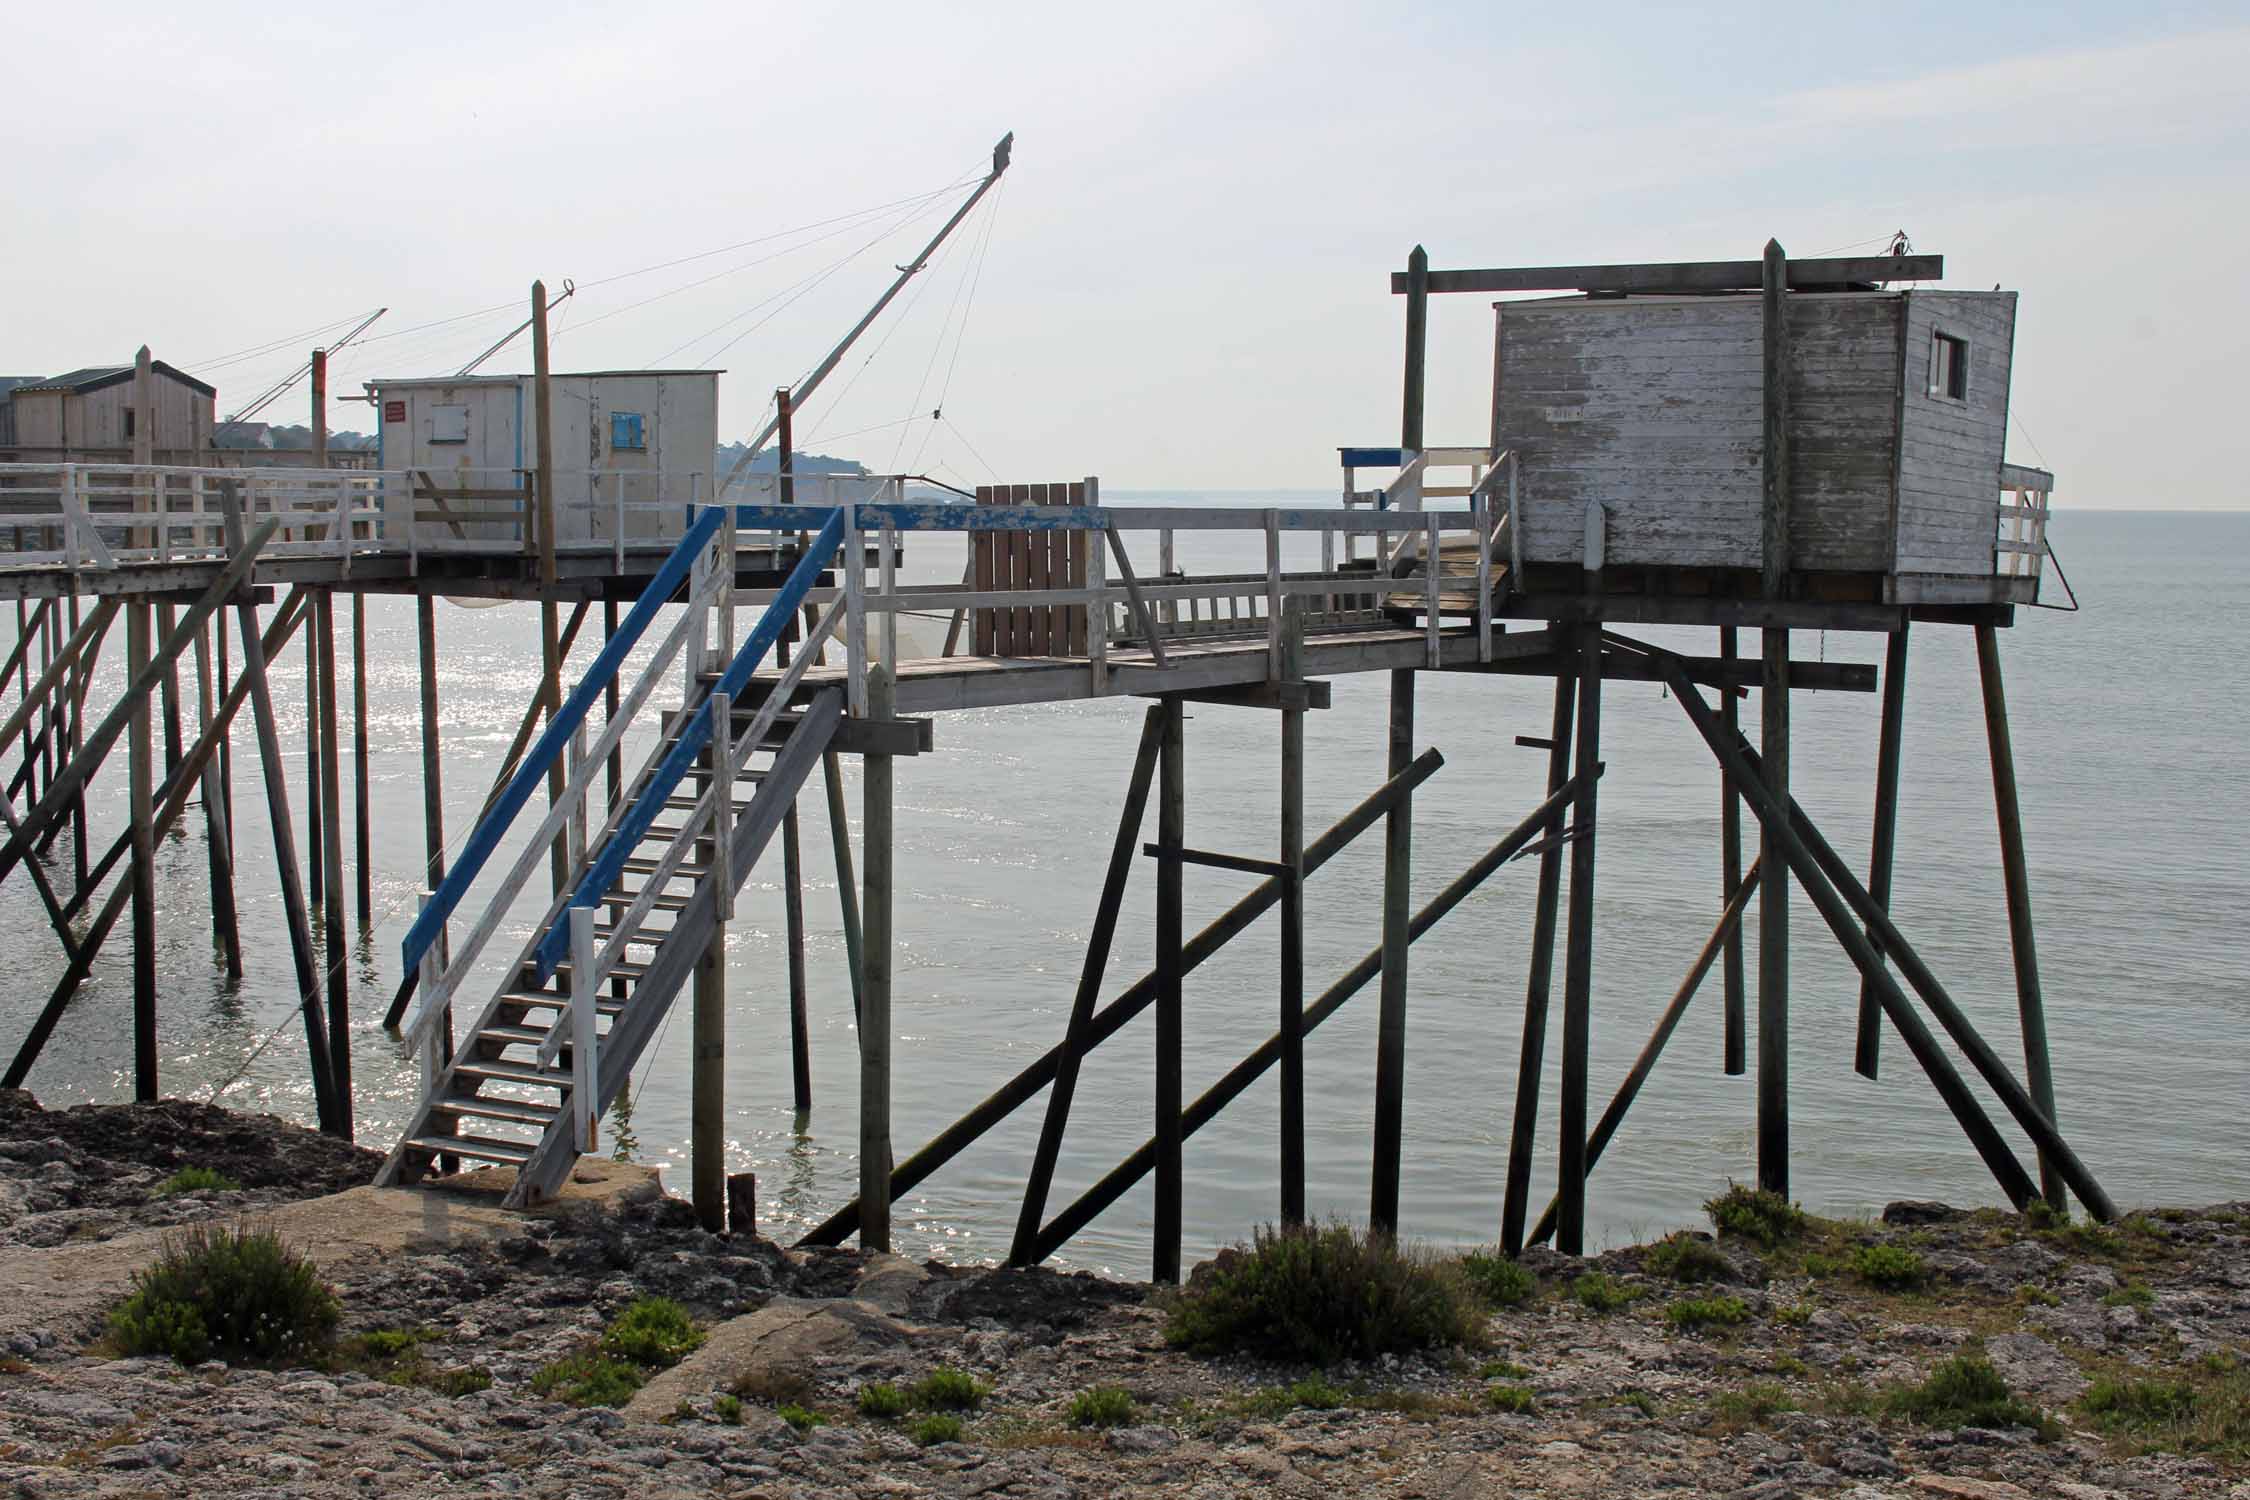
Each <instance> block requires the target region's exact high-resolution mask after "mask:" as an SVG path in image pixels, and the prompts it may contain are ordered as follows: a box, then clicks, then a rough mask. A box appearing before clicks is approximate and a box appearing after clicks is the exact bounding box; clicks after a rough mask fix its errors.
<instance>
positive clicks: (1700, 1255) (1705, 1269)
mask: <svg viewBox="0 0 2250 1500" xmlns="http://www.w3.org/2000/svg"><path fill="white" fill-rule="evenodd" d="M1641 1263H1642V1265H1644V1266H1645V1267H1646V1268H1647V1270H1648V1273H1649V1274H1650V1275H1651V1276H1664V1277H1668V1278H1670V1279H1671V1280H1673V1281H1686V1282H1700V1281H1729V1280H1732V1279H1733V1277H1734V1267H1733V1266H1732V1265H1730V1264H1728V1262H1727V1258H1726V1257H1725V1256H1724V1255H1721V1254H1720V1253H1719V1247H1718V1246H1716V1245H1714V1244H1712V1243H1711V1242H1710V1241H1709V1240H1706V1239H1702V1238H1700V1237H1698V1236H1696V1235H1692V1234H1675V1235H1673V1236H1671V1237H1670V1238H1669V1239H1664V1240H1659V1241H1658V1242H1657V1243H1655V1244H1653V1245H1651V1246H1649V1247H1648V1254H1647V1255H1645V1256H1643V1257H1642V1261H1641Z"/></svg>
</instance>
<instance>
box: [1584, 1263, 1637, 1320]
mask: <svg viewBox="0 0 2250 1500" xmlns="http://www.w3.org/2000/svg"><path fill="white" fill-rule="evenodd" d="M1640 1295H1641V1290H1640V1288H1639V1287H1631V1286H1627V1285H1625V1283H1623V1282H1622V1281H1619V1280H1618V1279H1617V1278H1616V1277H1614V1276H1608V1275H1605V1274H1603V1273H1602V1272H1600V1271H1588V1272H1587V1273H1586V1274H1585V1275H1583V1276H1581V1277H1579V1278H1578V1279H1577V1280H1576V1281H1574V1282H1572V1283H1571V1284H1570V1300H1571V1301H1573V1302H1575V1303H1577V1304H1578V1305H1579V1306H1580V1307H1583V1308H1585V1309H1586V1310H1587V1311H1589V1312H1597V1313H1613V1312H1616V1311H1617V1310H1618V1309H1619V1308H1621V1307H1628V1306H1631V1305H1632V1304H1633V1303H1634V1302H1635V1301H1637V1300H1639V1298H1640Z"/></svg>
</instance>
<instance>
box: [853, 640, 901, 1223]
mask: <svg viewBox="0 0 2250 1500" xmlns="http://www.w3.org/2000/svg"><path fill="white" fill-rule="evenodd" d="M894 701H895V697H894V689H893V687H892V684H891V664H890V663H889V662H887V661H883V662H877V663H875V664H874V665H872V666H870V667H869V668H868V669H867V712H868V716H869V717H870V718H875V719H889V718H890V717H891V716H892V714H893V712H894V709H893V704H894ZM892 775H893V772H892V765H891V757H890V756H888V755H869V756H867V757H866V758H865V760H864V761H863V763H862V766H861V771H860V776H861V782H860V793H861V796H862V799H863V802H862V809H863V811H862V818H863V820H864V821H863V828H862V833H861V838H862V839H863V840H864V842H865V851H864V852H865V855H866V857H865V859H864V860H863V861H862V864H863V866H864V868H865V870H866V893H865V896H864V898H863V900H862V903H861V907H860V911H861V916H862V920H863V923H864V926H863V930H862V932H861V948H860V967H861V970H862V972H863V973H864V975H865V979H864V981H863V983H862V985H861V989H860V1020H859V1248H860V1249H862V1250H888V1249H890V1248H891V856H892V845H891V794H892Z"/></svg>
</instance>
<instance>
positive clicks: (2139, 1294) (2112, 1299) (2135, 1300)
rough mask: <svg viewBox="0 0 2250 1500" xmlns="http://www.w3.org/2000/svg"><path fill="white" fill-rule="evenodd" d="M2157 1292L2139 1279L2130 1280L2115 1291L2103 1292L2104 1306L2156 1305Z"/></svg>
mask: <svg viewBox="0 0 2250 1500" xmlns="http://www.w3.org/2000/svg"><path fill="white" fill-rule="evenodd" d="M2155 1305H2156V1293H2154V1292H2152V1291H2150V1290H2149V1289H2148V1288H2147V1287H2146V1286H2144V1285H2142V1284H2141V1283H2140V1282H2138V1281H2128V1282H2127V1283H2125V1285H2123V1286H2121V1287H2118V1288H2117V1289H2116V1290H2115V1291H2110V1292H2104V1293H2103V1294H2102V1306H2104V1307H2154V1306H2155Z"/></svg>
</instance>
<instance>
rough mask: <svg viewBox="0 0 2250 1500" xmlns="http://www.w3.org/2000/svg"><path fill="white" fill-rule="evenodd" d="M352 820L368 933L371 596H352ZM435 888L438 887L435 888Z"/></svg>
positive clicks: (362, 924)
mask: <svg viewBox="0 0 2250 1500" xmlns="http://www.w3.org/2000/svg"><path fill="white" fill-rule="evenodd" d="M352 820H353V830H352V831H353V833H354V834H355V835H356V837H355V839H354V841H353V844H352V852H353V853H354V854H355V855H356V856H357V857H358V860H359V880H358V890H357V891H356V893H355V894H356V895H357V897H358V900H359V930H360V933H361V934H362V935H363V936H364V935H365V934H366V933H367V932H368V931H369V929H371V928H372V927H374V925H375V867H374V865H373V864H372V863H371V862H370V861H369V859H368V855H367V846H368V843H369V842H370V840H369V838H368V828H369V815H368V787H367V596H366V595H365V594H354V595H352ZM433 889H434V887H433Z"/></svg>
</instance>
